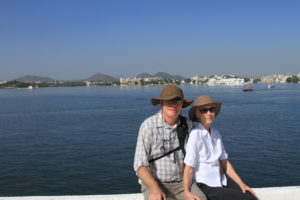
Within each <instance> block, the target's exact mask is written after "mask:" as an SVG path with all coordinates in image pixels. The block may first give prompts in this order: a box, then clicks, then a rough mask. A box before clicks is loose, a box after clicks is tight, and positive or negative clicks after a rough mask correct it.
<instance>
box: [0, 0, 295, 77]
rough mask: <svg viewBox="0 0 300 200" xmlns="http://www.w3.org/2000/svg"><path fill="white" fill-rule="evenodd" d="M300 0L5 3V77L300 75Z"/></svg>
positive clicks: (0, 1) (0, 30)
mask: <svg viewBox="0 0 300 200" xmlns="http://www.w3.org/2000/svg"><path fill="white" fill-rule="evenodd" d="M299 11H300V1H298V0H197V1H196V0H195V1H192V0H26V1H24V0H0V80H12V79H15V78H18V77H21V76H24V75H27V74H31V75H37V76H46V77H50V78H54V79H57V80H79V79H86V78H88V77H90V76H92V75H94V74H96V73H104V74H107V75H110V76H114V77H124V78H129V77H134V76H135V75H137V74H139V73H143V72H146V73H149V74H155V73H157V72H167V73H170V74H176V75H182V76H184V77H192V76H195V75H213V74H226V75H229V74H234V75H237V76H241V77H260V76H264V75H269V74H278V73H292V74H298V73H300V12H299Z"/></svg>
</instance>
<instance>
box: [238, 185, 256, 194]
mask: <svg viewBox="0 0 300 200" xmlns="http://www.w3.org/2000/svg"><path fill="white" fill-rule="evenodd" d="M240 188H241V190H242V191H243V193H246V192H247V191H248V192H251V193H252V194H253V195H254V196H256V194H255V192H254V191H253V190H252V188H250V187H249V186H248V185H246V184H242V185H240Z"/></svg>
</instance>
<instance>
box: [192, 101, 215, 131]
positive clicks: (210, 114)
mask: <svg viewBox="0 0 300 200" xmlns="http://www.w3.org/2000/svg"><path fill="white" fill-rule="evenodd" d="M196 117H197V119H198V121H199V122H200V123H201V124H202V125H204V126H207V125H208V126H210V125H211V124H212V123H213V121H214V120H215V117H216V107H214V105H213V104H207V105H204V106H201V108H198V109H197V111H196Z"/></svg>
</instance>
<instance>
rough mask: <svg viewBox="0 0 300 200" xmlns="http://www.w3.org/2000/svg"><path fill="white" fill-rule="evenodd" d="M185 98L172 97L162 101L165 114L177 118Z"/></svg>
mask: <svg viewBox="0 0 300 200" xmlns="http://www.w3.org/2000/svg"><path fill="white" fill-rule="evenodd" d="M182 105H183V100H182V99H178V98H177V99H171V100H163V101H161V106H162V112H163V114H164V115H165V116H166V117H168V118H171V119H177V117H178V116H179V115H180V113H181V110H182Z"/></svg>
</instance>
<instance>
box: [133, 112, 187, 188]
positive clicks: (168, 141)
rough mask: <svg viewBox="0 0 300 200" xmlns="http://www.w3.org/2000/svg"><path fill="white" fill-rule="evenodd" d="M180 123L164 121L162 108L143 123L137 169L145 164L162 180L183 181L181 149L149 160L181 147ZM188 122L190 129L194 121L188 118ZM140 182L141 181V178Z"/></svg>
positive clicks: (135, 165) (137, 155)
mask: <svg viewBox="0 0 300 200" xmlns="http://www.w3.org/2000/svg"><path fill="white" fill-rule="evenodd" d="M178 124H179V120H178V122H177V123H176V124H175V125H174V126H169V125H168V124H167V123H166V122H165V121H164V119H163V116H162V111H161V110H160V111H159V112H158V113H156V114H155V115H153V116H151V117H149V118H147V119H146V120H145V121H144V122H143V123H142V125H141V127H140V130H139V135H138V139H137V144H136V150H135V156H134V170H135V171H137V170H138V168H139V167H141V166H145V167H147V168H148V169H149V171H150V173H151V174H152V176H153V177H154V178H156V179H158V180H160V181H162V182H175V181H182V173H183V159H184V155H183V153H182V151H181V150H178V151H175V152H174V153H171V154H169V155H167V156H164V157H162V158H160V159H158V160H155V161H153V162H149V160H151V159H153V158H157V157H159V156H161V155H164V154H165V153H167V152H169V151H171V150H173V149H175V148H177V147H179V140H178V136H177V126H178ZM187 124H188V127H189V130H190V129H191V127H192V122H191V121H190V120H188V119H187ZM187 138H188V137H186V141H187ZM139 183H141V181H140V180H139Z"/></svg>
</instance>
